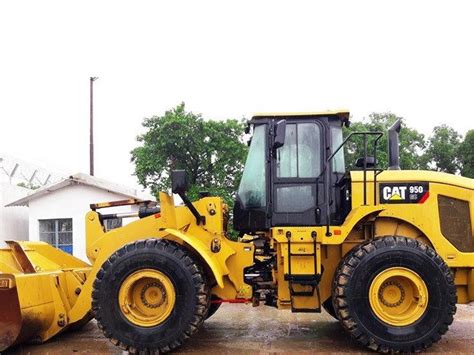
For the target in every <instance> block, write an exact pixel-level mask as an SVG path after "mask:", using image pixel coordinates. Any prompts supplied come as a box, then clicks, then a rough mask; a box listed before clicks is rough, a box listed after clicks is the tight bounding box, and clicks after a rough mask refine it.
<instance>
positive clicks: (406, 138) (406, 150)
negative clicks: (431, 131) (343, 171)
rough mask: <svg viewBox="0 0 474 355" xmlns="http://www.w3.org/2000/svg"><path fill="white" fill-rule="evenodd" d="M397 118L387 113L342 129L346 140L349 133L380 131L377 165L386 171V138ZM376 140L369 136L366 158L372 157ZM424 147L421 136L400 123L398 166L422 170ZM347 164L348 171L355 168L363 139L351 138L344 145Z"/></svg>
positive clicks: (378, 114) (377, 114) (423, 166)
mask: <svg viewBox="0 0 474 355" xmlns="http://www.w3.org/2000/svg"><path fill="white" fill-rule="evenodd" d="M398 118H400V117H398V116H397V115H395V114H393V113H390V112H387V113H372V114H370V115H369V117H368V118H364V119H363V120H362V121H359V122H353V123H352V124H351V126H350V127H349V128H348V129H346V130H345V135H346V137H347V136H348V135H349V134H350V133H351V132H367V131H369V132H382V133H383V134H384V135H383V137H382V138H380V139H379V141H378V143H377V146H378V149H377V161H378V164H377V166H378V167H379V168H383V169H386V168H387V167H388V150H387V146H388V135H387V130H388V129H389V128H390V126H392V124H393V123H394V122H395V121H396V120H397V119H398ZM374 139H375V137H373V136H369V139H368V144H367V155H368V156H373V141H374ZM424 148H425V139H424V135H423V134H422V133H419V132H418V131H417V130H415V129H413V128H410V127H407V126H406V124H405V122H404V121H403V120H402V129H401V131H400V166H401V168H402V169H407V170H408V169H424V168H426V161H425V160H424V159H423V158H422V156H421V152H422V150H423V149H424ZM345 156H346V164H347V167H348V169H355V162H356V160H357V159H358V158H360V157H363V156H364V138H363V136H353V137H352V138H351V140H350V141H349V142H348V143H347V145H346V150H345Z"/></svg>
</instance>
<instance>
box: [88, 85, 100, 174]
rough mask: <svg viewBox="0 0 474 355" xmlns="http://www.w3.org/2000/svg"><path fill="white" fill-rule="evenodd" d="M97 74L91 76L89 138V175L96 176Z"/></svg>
mask: <svg viewBox="0 0 474 355" xmlns="http://www.w3.org/2000/svg"><path fill="white" fill-rule="evenodd" d="M97 79H99V78H98V77H96V76H91V78H90V136H89V138H90V140H89V175H91V176H94V81H96V80H97Z"/></svg>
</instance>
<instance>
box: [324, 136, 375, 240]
mask: <svg viewBox="0 0 474 355" xmlns="http://www.w3.org/2000/svg"><path fill="white" fill-rule="evenodd" d="M360 135H363V136H364V165H363V167H362V169H363V172H364V206H365V205H367V171H373V172H374V205H376V204H377V197H376V196H377V175H378V174H380V173H381V172H382V171H383V170H381V169H379V168H377V144H378V141H379V139H380V138H382V136H383V132H352V133H351V134H349V135H348V136H347V137H346V138H345V139H344V140H343V141H342V143H341V144H340V145H339V147H337V149H336V150H335V151H334V152H333V153H332V154H331V155H330V156H329V157H328V158H327V159H326V164H325V165H324V169H323V171H325V172H326V180H327V183H326V236H327V237H329V236H331V232H330V231H329V226H330V224H331V211H330V203H329V196H330V191H329V182H330V176H329V169H327V167H328V165H329V163H330V162H331V160H332V159H333V158H334V157H335V155H336V154H337V153H338V152H339V151H340V150H341V148H342V147H344V146H345V145H346V143H347V142H348V141H349V139H351V138H352V137H353V136H360ZM367 136H377V137H376V138H375V140H374V141H373V145H374V151H373V152H374V167H373V168H367V143H368V142H367Z"/></svg>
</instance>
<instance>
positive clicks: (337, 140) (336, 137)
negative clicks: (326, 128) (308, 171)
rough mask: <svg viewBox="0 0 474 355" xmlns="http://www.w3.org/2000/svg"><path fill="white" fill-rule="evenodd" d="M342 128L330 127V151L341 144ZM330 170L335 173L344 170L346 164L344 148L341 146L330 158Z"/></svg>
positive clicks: (343, 171) (333, 150)
mask: <svg viewBox="0 0 474 355" xmlns="http://www.w3.org/2000/svg"><path fill="white" fill-rule="evenodd" d="M342 141H343V138H342V128H341V127H331V152H335V151H336V149H337V148H339V146H340V145H341V144H342ZM332 171H333V172H335V173H342V174H344V173H345V172H346V165H345V162H344V148H341V149H340V150H339V152H337V153H336V155H335V156H334V157H333V158H332Z"/></svg>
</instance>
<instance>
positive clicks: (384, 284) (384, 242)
mask: <svg viewBox="0 0 474 355" xmlns="http://www.w3.org/2000/svg"><path fill="white" fill-rule="evenodd" d="M384 277H385V279H384ZM412 280H414V281H412ZM412 283H413V285H414V286H413V285H412ZM377 287H378V288H377ZM332 294H333V305H334V309H335V311H336V315H337V317H338V318H339V320H340V321H341V323H342V325H343V327H344V328H345V329H346V331H348V332H349V333H350V334H351V335H352V336H353V337H354V338H355V339H356V340H358V341H359V342H360V343H362V344H363V345H365V346H367V347H369V348H370V349H372V350H375V351H379V352H416V351H420V350H423V349H426V348H428V347H430V346H431V345H432V344H433V343H435V342H437V341H438V340H440V339H441V336H442V335H443V334H444V333H446V331H447V330H448V326H449V325H450V324H451V323H452V322H453V316H454V314H455V313H456V287H455V285H454V280H453V276H452V274H451V271H450V270H449V268H448V266H447V265H446V263H445V262H444V261H443V260H442V259H441V257H440V256H439V255H438V254H436V252H435V251H434V250H433V249H432V248H430V247H428V246H427V245H425V244H423V243H420V242H418V241H416V240H414V239H409V238H404V237H384V238H380V239H376V240H373V241H370V242H367V243H364V244H361V245H359V246H358V247H355V248H354V249H353V250H352V251H351V252H350V253H349V254H348V255H347V256H346V257H345V258H344V259H343V260H342V261H341V263H340V265H339V267H338V270H337V271H336V274H335V278H334V284H333V292H332Z"/></svg>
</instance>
